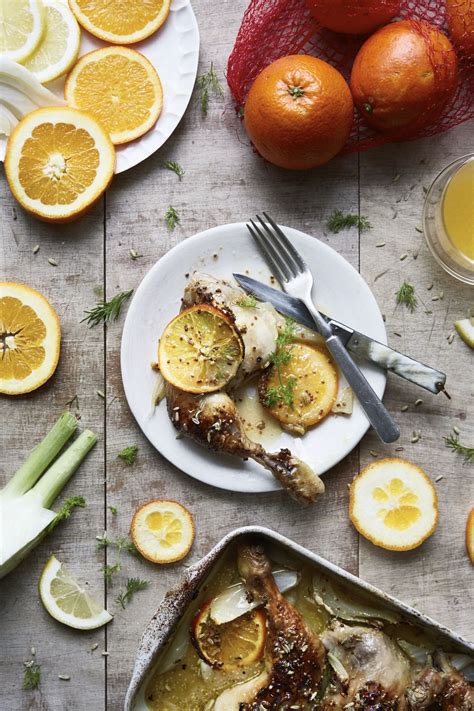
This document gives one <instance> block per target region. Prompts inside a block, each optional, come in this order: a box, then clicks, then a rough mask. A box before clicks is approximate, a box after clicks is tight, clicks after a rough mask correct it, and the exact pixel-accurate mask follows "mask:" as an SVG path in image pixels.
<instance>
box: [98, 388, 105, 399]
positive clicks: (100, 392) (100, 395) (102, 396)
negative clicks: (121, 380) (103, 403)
mask: <svg viewBox="0 0 474 711" xmlns="http://www.w3.org/2000/svg"><path fill="white" fill-rule="evenodd" d="M97 395H98V396H99V397H101V398H102V400H105V395H104V393H103V392H102V390H97Z"/></svg>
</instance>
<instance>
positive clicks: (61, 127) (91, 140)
mask: <svg viewBox="0 0 474 711" xmlns="http://www.w3.org/2000/svg"><path fill="white" fill-rule="evenodd" d="M114 170H115V149H114V146H113V144H112V143H111V141H110V138H109V136H108V135H107V133H106V132H105V130H104V129H103V128H102V126H100V124H99V123H98V122H97V121H96V120H95V119H94V117H93V116H91V115H90V114H87V113H85V112H83V111H78V110H77V109H72V108H69V107H65V106H64V107H63V106H61V107H59V106H53V107H47V108H44V109H37V110H36V111H32V112H31V113H29V114H27V115H26V116H25V117H24V118H23V119H22V120H21V121H20V123H19V124H18V126H16V128H15V129H14V131H13V133H12V134H11V136H10V138H9V139H8V144H7V151H6V157H5V173H6V176H7V180H8V183H9V185H10V190H11V191H12V193H13V195H14V196H15V198H16V199H17V200H18V202H19V203H20V205H21V206H22V207H23V208H24V209H25V210H27V211H28V212H30V213H32V214H33V215H35V216H36V217H39V218H40V219H42V220H46V221H48V222H68V221H70V220H73V219H75V218H77V217H79V216H80V215H82V214H83V213H84V212H85V211H86V210H88V209H89V208H90V207H91V205H93V203H94V202H95V201H96V200H98V199H99V197H100V196H101V195H102V193H103V192H104V190H105V189H106V188H107V186H108V185H109V183H110V181H111V180H112V177H113V174H114Z"/></svg>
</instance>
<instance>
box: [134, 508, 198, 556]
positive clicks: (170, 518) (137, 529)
mask: <svg viewBox="0 0 474 711" xmlns="http://www.w3.org/2000/svg"><path fill="white" fill-rule="evenodd" d="M194 534H195V528H194V520H193V517H192V516H191V514H190V513H189V511H188V510H187V509H186V508H185V507H184V506H182V504H180V503H178V502H177V501H166V500H162V499H155V500H153V501H148V502H147V503H146V504H143V506H140V508H138V509H137V510H136V511H135V514H134V516H133V519H132V523H131V526H130V535H131V538H132V541H133V544H134V546H135V548H136V549H137V550H138V551H139V552H140V553H141V554H142V556H143V557H144V558H146V559H147V560H151V561H152V562H153V563H174V562H175V561H177V560H181V559H182V558H184V557H185V555H187V554H188V553H189V550H190V548H191V546H192V544H193V541H194Z"/></svg>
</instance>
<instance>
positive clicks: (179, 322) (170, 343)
mask: <svg viewBox="0 0 474 711" xmlns="http://www.w3.org/2000/svg"><path fill="white" fill-rule="evenodd" d="M243 357H244V344H243V342H242V338H241V336H240V334H239V332H238V331H237V329H236V328H235V326H234V323H233V322H232V320H231V319H230V318H229V317H228V316H227V315H226V314H225V313H224V312H223V311H219V309H216V308H214V306H208V305H207V304H199V305H195V306H191V307H190V308H189V309H186V310H185V311H182V312H181V313H180V314H178V316H176V317H175V318H174V319H173V320H172V321H170V323H169V324H168V325H167V326H166V328H165V330H164V331H163V333H162V335H161V338H160V343H159V346H158V362H159V364H160V371H161V374H162V376H163V377H164V379H165V380H167V381H168V382H169V383H171V385H174V386H175V387H176V388H179V389H180V390H184V391H186V392H189V393H209V392H215V391H216V390H220V389H221V388H223V387H224V386H225V385H227V383H228V382H229V381H230V380H232V378H233V377H234V376H235V374H236V373H237V370H238V369H239V365H240V364H241V362H242V359H243Z"/></svg>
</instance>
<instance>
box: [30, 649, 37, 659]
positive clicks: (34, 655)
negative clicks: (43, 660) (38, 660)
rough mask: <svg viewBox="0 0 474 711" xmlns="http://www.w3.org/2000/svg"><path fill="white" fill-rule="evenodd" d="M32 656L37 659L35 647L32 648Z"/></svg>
mask: <svg viewBox="0 0 474 711" xmlns="http://www.w3.org/2000/svg"><path fill="white" fill-rule="evenodd" d="M31 656H32V657H36V649H35V648H34V647H32V648H31Z"/></svg>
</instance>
